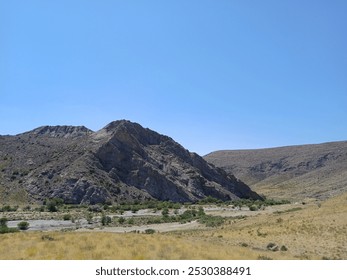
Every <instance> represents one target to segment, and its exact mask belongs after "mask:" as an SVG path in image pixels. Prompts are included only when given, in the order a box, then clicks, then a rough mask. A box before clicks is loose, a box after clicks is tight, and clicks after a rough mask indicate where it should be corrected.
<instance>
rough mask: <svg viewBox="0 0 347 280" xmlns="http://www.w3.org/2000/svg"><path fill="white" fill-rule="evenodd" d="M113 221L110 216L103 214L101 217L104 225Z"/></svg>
mask: <svg viewBox="0 0 347 280" xmlns="http://www.w3.org/2000/svg"><path fill="white" fill-rule="evenodd" d="M111 222H112V219H111V217H110V216H106V215H102V217H101V224H102V225H103V226H107V225H109V224H110V223H111Z"/></svg>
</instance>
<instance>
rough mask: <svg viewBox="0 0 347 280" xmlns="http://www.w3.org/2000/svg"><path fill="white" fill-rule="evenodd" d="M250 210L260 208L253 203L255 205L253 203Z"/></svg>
mask: <svg viewBox="0 0 347 280" xmlns="http://www.w3.org/2000/svg"><path fill="white" fill-rule="evenodd" d="M249 210H250V211H258V210H259V208H258V206H257V205H255V204H253V205H251V206H250V207H249Z"/></svg>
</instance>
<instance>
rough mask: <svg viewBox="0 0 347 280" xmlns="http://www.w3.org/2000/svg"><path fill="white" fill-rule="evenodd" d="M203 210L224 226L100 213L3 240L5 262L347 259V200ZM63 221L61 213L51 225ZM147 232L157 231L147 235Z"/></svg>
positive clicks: (0, 248)
mask: <svg viewBox="0 0 347 280" xmlns="http://www.w3.org/2000/svg"><path fill="white" fill-rule="evenodd" d="M203 208H204V209H205V213H206V215H209V216H210V215H211V216H213V215H216V216H222V217H224V218H223V222H222V224H220V225H217V226H213V227H211V226H206V225H204V224H201V223H199V222H198V221H195V220H192V221H190V222H187V223H179V222H174V223H161V224H142V225H128V224H127V225H121V226H120V225H117V226H114V225H107V226H102V225H101V224H100V222H99V221H100V217H101V216H100V214H95V215H94V220H95V222H94V223H93V224H88V223H87V222H86V221H85V220H82V219H81V220H80V221H76V220H75V221H74V222H71V221H68V222H67V223H66V224H65V225H64V224H63V225H62V224H61V225H60V227H59V226H58V227H53V228H44V229H40V228H35V229H31V230H30V228H29V229H28V230H27V231H22V232H17V233H11V234H3V235H1V239H0V259H347V235H346V232H347V194H344V195H340V196H337V197H335V198H332V199H328V200H326V201H324V202H320V201H315V200H310V201H306V202H301V203H294V204H293V203H292V204H283V205H273V206H266V207H265V208H263V210H261V209H259V210H257V211H250V210H249V209H247V207H242V208H241V209H234V208H232V207H229V206H225V205H222V206H221V205H205V206H204V207H203ZM146 211H147V210H146ZM146 211H144V212H146ZM170 211H171V210H170ZM182 211H183V209H181V212H182ZM19 213H20V212H18V214H19ZM150 213H152V211H147V212H146V213H145V214H146V215H147V214H150ZM11 215H12V217H15V216H16V215H17V214H16V215H14V214H13V213H11V214H9V215H8V217H9V218H10V217H11ZM21 215H23V214H21ZM43 215H46V216H47V217H46V218H48V215H51V213H44V214H43ZM123 215H124V217H125V219H126V220H127V219H132V217H133V216H132V214H131V212H124V213H123ZM161 215H162V214H160V212H159V213H157V214H154V217H155V216H161ZM58 216H60V217H61V216H62V213H55V214H54V213H53V215H52V216H51V217H50V218H51V220H55V219H57V218H58ZM117 216H119V215H117ZM121 216H122V215H121ZM137 216H138V217H139V216H142V214H141V212H140V213H139V214H138V215H137ZM152 216H153V215H152ZM31 218H33V217H31ZM46 221H47V224H49V222H50V220H46ZM96 221H98V222H96ZM61 222H63V221H61ZM14 224H16V222H12V225H14ZM51 224H52V222H51ZM53 224H54V223H53ZM149 229H151V230H153V232H149V233H147V234H146V230H149Z"/></svg>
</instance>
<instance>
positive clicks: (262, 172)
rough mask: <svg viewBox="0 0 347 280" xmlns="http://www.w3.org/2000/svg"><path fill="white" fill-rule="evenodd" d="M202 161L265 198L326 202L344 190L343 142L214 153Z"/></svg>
mask: <svg viewBox="0 0 347 280" xmlns="http://www.w3.org/2000/svg"><path fill="white" fill-rule="evenodd" d="M204 159H206V160H207V161H208V162H210V163H213V164H214V165H216V166H218V167H221V168H223V169H224V170H226V171H227V172H231V173H232V174H234V175H235V176H236V177H238V178H240V179H241V180H242V181H244V182H246V183H247V184H248V185H250V186H251V187H252V189H254V190H255V191H257V192H258V193H261V194H264V195H266V196H269V197H275V198H289V199H303V198H317V199H326V198H328V197H331V196H336V195H338V194H341V193H343V192H346V191H347V141H344V142H330V143H323V144H315V145H301V146H288V147H279V148H270V149H258V150H234V151H232V150H226V151H216V152H213V153H210V154H208V155H206V156H204Z"/></svg>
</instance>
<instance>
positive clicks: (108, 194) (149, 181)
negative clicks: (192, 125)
mask: <svg viewBox="0 0 347 280" xmlns="http://www.w3.org/2000/svg"><path fill="white" fill-rule="evenodd" d="M209 195H211V196H214V197H217V198H219V199H222V200H229V199H238V198H254V199H261V197H260V196H258V195H257V194H256V193H255V192H253V191H252V190H251V189H250V188H249V187H248V186H247V185H246V184H244V183H243V182H241V181H240V180H238V179H236V178H235V177H234V176H232V175H231V174H228V173H226V172H225V171H224V170H222V169H219V168H216V167H214V166H212V165H211V164H208V163H207V162H206V161H205V160H204V159H203V158H202V157H200V156H199V155H197V154H195V153H190V152H189V151H188V150H186V149H185V148H184V147H182V146H181V145H180V144H178V143H177V142H175V141H174V140H173V139H172V138H170V137H169V136H165V135H161V134H159V133H157V132H155V131H153V130H150V129H148V128H143V127H142V126H141V125H139V124H137V123H133V122H130V121H127V120H120V121H114V122H111V123H109V124H108V125H106V126H105V127H103V128H102V129H100V130H98V131H95V132H94V131H92V130H90V129H88V128H86V127H83V126H42V127H39V128H36V129H34V130H31V131H28V132H25V133H22V134H18V135H15V136H0V200H2V201H4V200H7V199H9V198H12V199H14V200H16V198H18V197H19V198H21V199H23V200H28V201H36V202H37V201H41V202H42V201H44V199H46V198H52V197H59V198H62V199H63V200H64V201H65V202H67V203H75V204H80V203H82V204H95V203H105V202H107V201H110V202H113V201H116V202H122V201H141V200H148V199H158V200H172V201H180V202H184V201H196V200H199V199H201V198H204V197H206V196H209Z"/></svg>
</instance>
